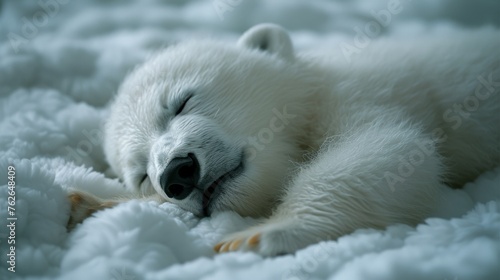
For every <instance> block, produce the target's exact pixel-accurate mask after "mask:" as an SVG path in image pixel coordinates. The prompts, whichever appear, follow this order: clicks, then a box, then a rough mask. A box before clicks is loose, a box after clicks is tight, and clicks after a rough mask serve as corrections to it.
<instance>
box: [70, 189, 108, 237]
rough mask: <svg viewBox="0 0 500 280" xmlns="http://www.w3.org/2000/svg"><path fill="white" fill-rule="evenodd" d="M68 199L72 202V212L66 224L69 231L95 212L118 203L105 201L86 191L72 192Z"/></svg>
mask: <svg viewBox="0 0 500 280" xmlns="http://www.w3.org/2000/svg"><path fill="white" fill-rule="evenodd" d="M68 199H69V201H70V203H71V213H70V216H69V220H68V224H67V225H66V227H67V228H68V230H69V231H71V230H72V229H74V228H75V226H76V225H77V224H79V223H81V222H83V221H84V220H85V219H86V218H88V217H90V216H91V215H92V214H94V212H96V211H99V210H102V209H106V208H111V207H113V206H115V205H116V204H117V203H116V202H115V201H105V200H102V199H100V198H98V197H96V196H94V195H91V194H88V193H84V192H72V193H70V194H69V195H68Z"/></svg>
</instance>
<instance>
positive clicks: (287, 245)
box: [214, 121, 444, 255]
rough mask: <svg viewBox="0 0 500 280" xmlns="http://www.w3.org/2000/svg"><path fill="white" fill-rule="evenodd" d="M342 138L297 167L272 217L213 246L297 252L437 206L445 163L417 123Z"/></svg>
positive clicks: (417, 216)
mask: <svg viewBox="0 0 500 280" xmlns="http://www.w3.org/2000/svg"><path fill="white" fill-rule="evenodd" d="M341 138H342V139H333V140H331V141H329V142H327V143H325V144H324V146H323V148H322V149H321V150H320V152H319V153H318V155H317V156H316V158H315V159H314V160H312V161H311V163H309V164H308V165H307V166H304V167H303V168H302V169H301V170H299V171H298V173H297V175H296V177H295V179H294V180H293V181H292V182H291V184H290V186H289V188H288V190H287V193H286V194H285V196H284V197H283V202H282V204H281V205H280V206H279V207H278V208H277V209H276V211H274V213H273V215H272V216H271V217H270V218H269V219H267V220H266V221H265V222H264V223H263V224H261V225H259V226H256V227H253V228H249V229H247V230H245V231H242V232H239V233H235V234H232V235H230V236H228V237H227V238H226V239H224V240H223V241H222V242H220V243H219V244H217V245H216V246H215V247H214V249H215V251H217V252H226V251H236V250H253V251H257V252H258V253H260V254H262V255H276V254H281V253H293V252H295V251H296V250H298V249H301V248H304V247H306V246H308V245H310V244H313V243H317V242H319V241H322V240H328V239H336V238H338V237H340V236H342V235H345V234H348V233H351V232H353V231H354V230H356V229H359V228H377V229H381V228H384V227H386V226H388V225H391V224H394V223H405V224H410V225H414V224H417V223H419V222H421V221H422V220H423V219H424V218H425V217H427V216H428V215H429V214H430V213H431V211H432V210H433V209H434V208H435V206H436V202H437V197H438V195H439V189H440V188H441V187H443V186H444V185H443V184H442V183H441V178H440V176H441V173H442V165H441V160H440V157H439V156H438V154H437V151H436V143H435V141H433V139H431V138H430V136H426V135H424V134H423V133H422V132H421V129H420V128H418V127H415V126H413V127H412V125H411V124H409V123H399V124H394V123H393V124H392V125H389V124H388V123H387V122H386V121H382V122H372V123H371V124H369V125H366V126H364V127H361V128H360V129H357V130H350V131H348V132H347V133H345V135H344V136H343V137H341Z"/></svg>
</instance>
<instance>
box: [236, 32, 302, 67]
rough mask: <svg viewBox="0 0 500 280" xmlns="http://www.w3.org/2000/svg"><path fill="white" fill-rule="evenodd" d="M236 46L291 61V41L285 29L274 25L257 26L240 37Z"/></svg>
mask: <svg viewBox="0 0 500 280" xmlns="http://www.w3.org/2000/svg"><path fill="white" fill-rule="evenodd" d="M238 46H241V47H245V48H251V49H258V50H261V51H263V52H269V53H272V54H276V55H278V56H279V57H281V58H283V59H285V60H293V58H294V52H293V45H292V40H290V36H288V33H287V32H286V30H285V29H283V28H282V27H281V26H279V25H276V24H270V23H265V24H259V25H256V26H254V27H252V28H250V29H249V30H248V31H247V32H245V33H244V34H243V35H241V37H240V39H239V40H238Z"/></svg>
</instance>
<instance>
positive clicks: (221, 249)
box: [214, 223, 313, 256]
mask: <svg viewBox="0 0 500 280" xmlns="http://www.w3.org/2000/svg"><path fill="white" fill-rule="evenodd" d="M303 233H304V234H303ZM305 236H307V233H305V232H303V229H302V228H301V227H300V226H299V225H294V224H291V223H290V224H287V223H284V224H273V223H270V224H265V225H261V226H257V227H253V228H249V229H247V230H244V231H241V232H237V233H234V234H231V235H229V236H228V237H226V238H224V239H223V240H222V241H221V242H219V243H218V244H217V245H215V246H214V250H215V252H217V253H225V252H235V251H251V252H256V253H258V254H260V255H263V256H277V255H283V254H290V253H294V252H295V251H297V250H298V249H301V248H303V247H305V246H307V245H309V244H311V243H313V242H308V241H307V240H306V239H305Z"/></svg>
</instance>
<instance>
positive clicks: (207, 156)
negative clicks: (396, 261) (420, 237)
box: [75, 24, 500, 255]
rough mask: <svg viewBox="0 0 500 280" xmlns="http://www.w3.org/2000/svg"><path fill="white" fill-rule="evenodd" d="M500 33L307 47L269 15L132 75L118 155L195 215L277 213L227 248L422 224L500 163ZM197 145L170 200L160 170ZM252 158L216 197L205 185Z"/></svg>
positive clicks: (115, 130) (118, 167) (111, 148)
mask: <svg viewBox="0 0 500 280" xmlns="http://www.w3.org/2000/svg"><path fill="white" fill-rule="evenodd" d="M499 35H500V33H498V31H482V32H463V33H456V34H452V35H450V36H448V37H446V38H418V39H416V40H415V41H406V42H404V43H401V42H393V41H380V42H377V43H374V44H372V45H371V46H369V48H367V49H366V50H364V52H363V53H362V54H360V55H358V56H356V57H355V59H353V60H352V61H347V60H346V59H343V57H342V54H339V53H321V54H318V53H311V54H296V53H295V52H294V51H293V46H292V43H291V40H290V38H289V37H288V35H287V33H286V31H284V30H283V29H282V28H280V27H279V26H275V25H270V24H267V25H259V26H256V27H254V28H252V29H250V30H249V31H247V32H246V33H245V34H244V35H243V36H242V37H241V38H240V40H239V42H238V44H237V45H227V44H225V43H219V42H213V41H193V42H187V43H181V44H178V45H177V46H175V47H171V48H168V49H167V50H166V51H164V52H162V53H160V54H158V55H157V56H156V57H155V58H153V59H151V60H150V61H148V62H146V63H145V64H144V65H143V66H142V67H140V68H139V69H137V70H135V71H134V73H132V74H131V75H130V76H129V77H128V78H127V80H126V81H125V82H124V84H123V85H122V87H121V89H120V93H119V95H118V96H117V98H116V100H115V102H114V104H113V106H112V109H111V115H110V118H109V120H108V122H107V126H106V138H105V152H106V155H107V158H108V161H109V163H110V164H111V167H112V168H113V171H114V172H116V174H117V175H118V176H119V177H121V178H123V180H124V182H125V184H126V186H127V187H128V188H129V190H130V191H132V192H139V191H140V192H143V193H147V194H153V193H156V194H157V195H158V196H159V197H161V199H163V200H164V201H169V202H172V203H174V204H177V205H179V206H180V207H182V208H184V209H186V210H188V211H190V212H192V213H194V214H196V215H198V216H202V215H204V214H206V213H204V211H205V209H204V208H205V207H206V208H207V209H208V210H207V212H208V214H213V213H215V212H220V211H225V210H233V211H236V212H237V213H238V214H240V215H242V216H251V217H266V219H265V220H264V222H263V223H262V224H260V225H257V226H255V227H253V228H249V229H247V230H244V231H241V232H239V233H235V234H232V235H230V236H228V237H226V238H225V239H224V240H223V241H222V242H221V243H220V244H218V245H217V246H216V247H215V249H216V250H217V251H220V252H224V251H234V250H253V251H256V252H258V253H260V254H263V255H276V254H281V253H292V252H295V251H296V250H298V249H301V248H304V247H305V246H307V245H310V244H313V243H315V242H318V241H321V240H329V239H336V238H338V237H340V236H342V235H345V234H348V233H351V232H353V231H354V230H356V229H358V228H366V227H371V228H384V227H386V226H389V225H391V224H395V223H404V224H409V225H415V224H417V223H419V222H421V221H422V220H423V219H424V218H426V217H428V216H429V215H430V214H431V213H432V212H433V211H435V209H436V206H437V201H438V198H439V196H440V193H442V192H444V191H445V188H447V186H446V185H448V186H453V187H460V186H463V185H464V184H465V183H466V182H469V181H472V180H474V179H475V178H476V177H477V176H478V175H480V174H481V173H483V172H485V171H487V170H489V169H492V168H493V167H495V166H497V165H498V164H499V163H500V148H499V140H500V129H499V127H498V123H499V120H500V119H499V116H498V112H499V111H500V97H499V95H498V91H499V88H500V63H499V59H498V57H499V56H500V52H499V50H500V36H499ZM422 41H423V42H424V43H420V42H422ZM188 97H191V98H190V99H189V101H188V102H187V103H186V106H185V108H184V109H183V110H182V112H181V113H180V114H178V115H176V114H175V112H176V111H177V110H178V108H179V107H180V106H181V104H182V103H183V102H184V101H185V100H186V99H187V98H188ZM189 153H191V154H194V155H196V157H197V159H198V161H199V164H200V170H201V173H200V180H199V183H198V185H197V186H196V188H195V189H194V190H193V191H192V192H191V193H190V194H189V195H188V196H187V197H186V198H183V199H182V200H179V199H174V198H171V197H168V196H167V195H166V193H165V191H164V189H162V185H161V184H160V177H161V176H162V174H163V172H164V170H166V168H167V167H168V165H169V164H170V162H172V160H173V159H174V158H178V157H186V156H187V155H188V154H189ZM240 165H242V166H243V171H242V172H241V173H240V174H237V175H235V176H233V177H231V178H229V179H226V180H224V181H223V182H222V183H218V184H217V187H216V189H215V192H214V194H213V195H212V196H211V198H210V201H209V202H208V203H209V204H208V205H204V202H203V196H204V192H205V193H206V191H207V188H208V186H209V185H211V184H212V183H213V182H214V181H216V180H217V178H219V177H221V176H222V175H223V174H226V173H227V172H230V171H231V170H233V169H235V168H236V167H238V166H240ZM145 174H147V179H146V180H145V181H144V182H141V181H142V178H144V175H145ZM82 196H83V201H85V195H82ZM100 203H103V202H102V201H101V202H99V204H100ZM106 203H108V202H106ZM108 204H109V203H108ZM82 205H84V204H81V205H76V206H75V207H76V209H79V207H87V206H82Z"/></svg>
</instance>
